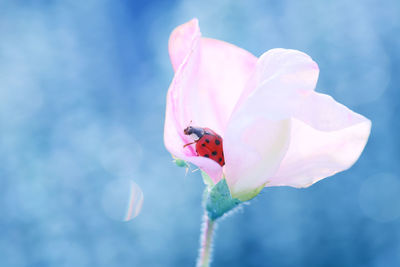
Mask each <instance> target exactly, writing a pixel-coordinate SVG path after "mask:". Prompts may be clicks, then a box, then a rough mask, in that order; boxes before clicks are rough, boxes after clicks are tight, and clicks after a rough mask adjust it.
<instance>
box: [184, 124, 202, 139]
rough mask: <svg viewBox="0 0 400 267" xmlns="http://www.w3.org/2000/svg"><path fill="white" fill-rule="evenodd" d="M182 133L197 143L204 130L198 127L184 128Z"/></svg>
mask: <svg viewBox="0 0 400 267" xmlns="http://www.w3.org/2000/svg"><path fill="white" fill-rule="evenodd" d="M183 133H184V134H186V135H190V137H191V138H192V139H193V140H194V141H197V140H199V139H200V138H201V137H202V136H203V135H204V133H205V130H204V129H203V128H200V127H192V126H189V127H186V129H185V130H183Z"/></svg>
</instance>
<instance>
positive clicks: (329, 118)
mask: <svg viewBox="0 0 400 267" xmlns="http://www.w3.org/2000/svg"><path fill="white" fill-rule="evenodd" d="M370 129H371V122H370V121H369V120H368V119H366V118H365V117H363V116H361V115H359V114H357V113H355V112H353V111H351V110H350V109H348V108H346V107H345V106H343V105H341V104H339V103H337V102H336V101H335V100H334V99H333V98H331V97H330V96H327V95H324V94H318V93H313V94H311V95H310V96H309V97H307V99H306V100H304V101H303V103H302V104H301V106H300V107H299V108H298V111H297V112H296V114H294V116H293V119H292V130H291V139H290V146H289V149H288V152H287V154H286V156H285V158H284V159H283V161H282V164H281V166H280V168H279V170H278V172H277V174H276V175H275V176H274V177H273V179H271V181H270V183H268V184H267V186H279V185H287V186H293V187H307V186H310V185H312V184H313V183H315V182H317V181H319V180H321V179H323V178H325V177H328V176H331V175H334V174H335V173H337V172H340V171H343V170H346V169H348V168H350V167H351V166H352V165H353V164H354V163H355V161H356V160H357V159H358V157H359V156H360V154H361V152H362V151H363V149H364V147H365V145H366V142H367V140H368V136H369V133H370Z"/></svg>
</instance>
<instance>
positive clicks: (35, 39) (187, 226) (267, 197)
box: [0, 0, 400, 267]
mask: <svg viewBox="0 0 400 267" xmlns="http://www.w3.org/2000/svg"><path fill="white" fill-rule="evenodd" d="M399 14H400V2H399V1H397V0H392V1H390V0H388V1H378V0H367V1H364V0H358V1H347V0H335V1H319V0H313V1H294V0H293V1H290V0H284V1H264V2H261V1H256V2H250V1H228V0H221V1H211V0H203V1H200V0H198V1H179V0H176V1H161V0H155V1H127V0H121V1H117V0H98V1H95V0H86V1H75V0H66V1H52V0H42V1H29V0H26V1H23V0H19V1H6V0H2V1H0V209H1V217H0V227H1V231H0V266H121V267H123V266H194V262H195V259H196V256H197V248H198V236H199V227H200V223H201V214H202V210H201V206H200V203H201V197H202V190H203V184H202V181H201V178H200V174H199V173H198V172H195V173H189V174H188V175H187V176H185V170H184V169H182V168H178V167H176V166H174V164H173V163H172V159H171V157H170V155H169V153H168V152H167V151H166V150H165V148H164V145H163V138H162V137H163V123H164V112H165V96H166V92H167V89H168V86H169V83H170V81H171V79H172V76H173V71H172V68H171V66H170V62H169V56H168V52H167V43H168V37H169V34H170V32H171V31H172V30H173V28H174V27H176V26H178V25H179V24H182V23H184V22H186V21H188V20H190V19H191V18H193V17H197V18H199V21H200V27H201V30H202V33H203V35H204V36H207V37H213V38H217V39H221V40H225V41H228V42H230V43H233V44H236V45H238V46H240V47H243V48H245V49H247V50H249V51H250V52H252V53H253V54H255V55H256V56H259V55H261V54H262V53H263V52H264V51H266V50H268V49H271V48H275V47H284V48H294V49H298V50H302V51H304V52H306V53H308V54H309V55H311V56H312V57H313V58H314V60H315V61H316V62H317V63H318V64H319V67H320V70H321V73H320V79H319V82H318V86H317V90H318V91H321V92H325V93H328V94H330V95H332V96H333V97H334V98H335V99H337V100H338V101H339V102H341V103H343V104H345V105H347V106H349V107H350V108H351V109H353V110H355V111H356V112H359V113H361V114H363V115H365V116H366V117H368V118H370V119H371V120H372V122H373V128H372V134H371V138H370V140H369V143H368V145H367V147H366V149H365V151H364V153H363V155H362V156H361V158H360V160H359V161H358V162H357V163H356V164H355V165H354V167H353V168H352V169H351V170H349V171H346V172H344V173H340V174H338V175H335V176H334V177H333V178H328V179H325V180H323V181H321V182H319V183H317V184H315V185H313V186H312V187H310V188H307V189H301V190H300V189H293V188H283V187H282V188H267V189H264V190H263V193H262V194H261V195H260V196H259V197H257V198H256V199H254V200H253V201H252V202H251V204H250V205H248V206H246V207H245V208H244V209H242V210H241V211H240V212H238V213H236V214H234V215H233V216H231V217H230V218H229V219H227V220H223V221H222V222H221V223H220V225H219V228H218V231H217V235H216V242H215V253H214V256H215V257H214V262H213V266H400V219H399V216H400V176H399V159H400V152H399V151H400V150H399V148H400V146H399V145H400V141H399V140H400V139H399V135H398V131H399V130H400V120H399V118H398V117H399V111H400V105H399V103H400V101H399V99H400V98H399V97H400V93H399V84H400V75H399V70H400V50H399V47H400V38H399V36H400V34H399V33H400V19H399V18H400V15H399ZM121 178H126V179H131V180H133V181H134V182H135V183H136V184H138V185H139V186H140V188H141V190H142V191H143V194H144V203H143V207H142V211H141V213H140V214H139V215H138V216H137V217H136V218H134V219H133V220H131V221H129V222H122V221H119V220H115V219H113V217H112V216H110V207H109V205H108V206H107V203H108V202H109V201H112V198H110V194H109V190H108V189H107V188H110V186H111V188H112V186H113V182H114V181H118V179H121ZM107 192H108V193H107ZM121 197H124V195H121ZM117 202H118V201H117ZM108 204H109V203H108ZM118 208H119V207H115V209H118ZM111 210H112V208H111ZM121 219H122V218H121Z"/></svg>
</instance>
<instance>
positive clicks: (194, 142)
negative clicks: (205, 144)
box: [183, 141, 196, 148]
mask: <svg viewBox="0 0 400 267" xmlns="http://www.w3.org/2000/svg"><path fill="white" fill-rule="evenodd" d="M195 143H196V141H195V142H192V143H189V144H186V145H184V146H183V148H185V147H187V146H190V145H192V144H195Z"/></svg>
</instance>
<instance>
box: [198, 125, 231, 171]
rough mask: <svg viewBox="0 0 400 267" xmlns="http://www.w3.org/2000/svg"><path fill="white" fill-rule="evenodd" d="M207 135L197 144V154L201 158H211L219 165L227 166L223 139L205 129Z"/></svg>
mask: <svg viewBox="0 0 400 267" xmlns="http://www.w3.org/2000/svg"><path fill="white" fill-rule="evenodd" d="M204 130H205V133H204V135H203V136H202V137H200V139H199V140H197V142H196V152H197V154H198V155H199V156H202V157H206V158H210V159H212V160H214V161H216V162H217V163H218V164H219V165H221V166H224V165H225V158H224V150H223V147H222V137H221V136H220V135H219V134H217V133H216V132H214V131H213V130H211V129H209V128H204Z"/></svg>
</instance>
